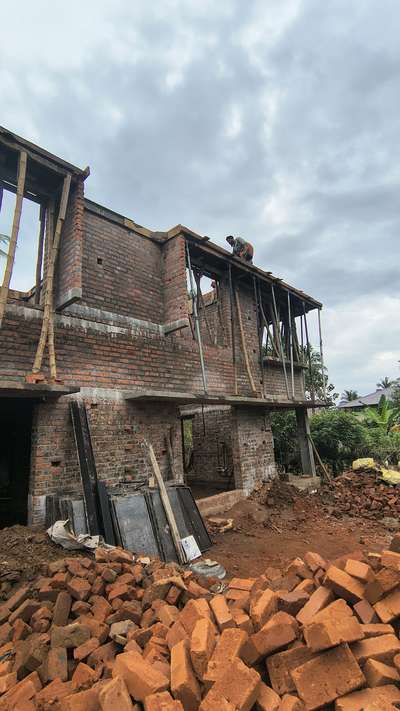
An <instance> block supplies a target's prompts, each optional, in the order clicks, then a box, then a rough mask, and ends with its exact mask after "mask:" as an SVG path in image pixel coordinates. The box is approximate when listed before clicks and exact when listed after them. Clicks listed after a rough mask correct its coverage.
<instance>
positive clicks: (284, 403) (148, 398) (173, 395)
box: [124, 390, 326, 409]
mask: <svg viewBox="0 0 400 711" xmlns="http://www.w3.org/2000/svg"><path fill="white" fill-rule="evenodd" d="M124 398H125V400H129V401H131V402H171V403H176V404H179V405H190V404H194V403H197V404H199V405H232V406H234V407H240V406H242V407H262V408H264V409H265V408H268V409H293V408H295V407H303V408H311V407H326V405H325V403H323V402H320V401H315V402H314V403H313V402H312V401H311V400H279V399H278V398H254V397H241V396H233V395H211V394H206V393H191V392H179V391H173V390H128V391H126V392H125V395H124Z"/></svg>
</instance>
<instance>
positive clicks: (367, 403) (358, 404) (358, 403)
mask: <svg viewBox="0 0 400 711" xmlns="http://www.w3.org/2000/svg"><path fill="white" fill-rule="evenodd" d="M395 387H396V386H395V385H391V386H390V387H389V388H380V389H379V390H375V392H373V393H369V395H363V396H362V397H359V398H357V400H350V402H348V401H347V400H342V401H341V402H339V404H338V407H339V408H340V409H341V410H342V409H345V408H346V409H347V410H360V409H362V408H364V407H378V405H379V401H380V399H381V397H382V395H384V396H385V397H386V399H387V400H390V398H391V395H392V393H393V390H394V388H395Z"/></svg>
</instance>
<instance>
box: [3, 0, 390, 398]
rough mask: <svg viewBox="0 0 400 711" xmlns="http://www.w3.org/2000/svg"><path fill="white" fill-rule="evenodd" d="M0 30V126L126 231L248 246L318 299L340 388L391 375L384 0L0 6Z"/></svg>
mask: <svg viewBox="0 0 400 711" xmlns="http://www.w3.org/2000/svg"><path fill="white" fill-rule="evenodd" d="M1 27H2V29H1V32H0V35H1V42H0V96H1V104H0V105H1V110H0V124H2V125H4V126H6V127H8V128H10V129H11V130H13V131H15V132H16V133H19V134H21V135H23V136H25V137H26V138H29V139H30V140H32V141H34V142H36V143H39V144H40V145H42V146H43V147H45V148H47V149H48V150H50V151H52V152H54V153H56V154H58V155H60V156H62V157H64V158H65V159H67V160H69V161H71V162H72V163H75V164H77V165H79V166H81V167H84V166H86V165H90V167H91V171H92V174H91V176H90V178H89V179H88V180H87V182H86V194H87V196H88V197H90V198H92V199H94V200H96V201H98V202H100V203H103V204H105V205H107V206H109V207H111V208H113V209H114V210H116V211H119V212H121V213H123V214H125V215H127V216H129V217H131V218H132V219H134V220H135V221H136V222H139V223H140V224H143V225H146V226H148V227H151V228H154V229H161V230H164V229H168V228H169V227H171V226H172V225H175V224H176V223H178V222H181V223H183V224H186V225H187V226H189V227H191V228H192V229H194V230H196V231H198V232H200V233H201V234H207V235H209V236H210V237H211V238H212V239H214V240H215V241H216V242H218V243H219V244H224V238H225V236H226V235H227V234H231V233H235V234H240V235H242V236H244V237H246V238H247V239H249V240H250V241H251V242H253V244H254V245H255V262H256V263H257V265H259V266H261V267H262V268H265V269H267V270H271V271H273V272H274V273H276V274H277V275H279V276H281V277H283V278H284V279H286V280H287V281H289V282H290V283H293V284H294V285H295V286H297V287H299V288H302V289H303V290H304V291H306V292H308V293H310V294H312V295H313V296H315V297H316V298H318V299H320V300H321V301H322V302H323V303H324V311H323V322H324V335H325V350H326V360H327V364H328V366H329V372H330V377H331V380H332V381H333V382H334V383H335V385H336V388H337V390H339V392H341V391H342V390H343V389H344V388H354V389H357V390H358V391H359V392H360V393H362V394H366V393H367V392H370V391H371V390H374V389H375V383H376V381H377V380H378V379H380V378H381V377H383V376H385V375H388V376H393V377H396V376H399V375H400V371H399V369H398V362H397V361H398V359H399V358H400V348H399V344H400V319H399V313H400V276H399V263H400V241H399V232H400V209H399V204H400V199H399V197H400V42H399V37H400V3H399V0H379V2H378V0H350V1H349V0H329V1H328V2H321V0H260V1H258V0H248V2H244V1H243V0H218V2H215V0H159V2H156V3H150V2H145V1H144V0H143V1H142V0H112V2H111V0H79V2H78V0H69V2H68V3H61V2H50V0H36V2H35V3H32V2H30V1H29V0H15V2H14V3H6V4H5V5H4V6H3V7H2V19H1ZM7 212H8V210H7V205H5V209H4V211H3V222H1V221H0V232H4V231H6V229H7V226H6V225H5V224H4V222H5V219H6V215H7ZM31 217H32V210H30V209H29V207H28V208H26V211H25V212H24V223H23V229H22V243H21V246H20V247H19V251H18V261H17V269H16V272H15V275H14V280H13V285H14V286H15V287H16V288H18V287H19V288H27V287H28V286H30V285H31V282H32V277H31V273H32V254H31V252H30V251H29V244H30V239H29V238H30V234H28V233H29V229H28V227H27V225H28V224H29V221H30V219H31Z"/></svg>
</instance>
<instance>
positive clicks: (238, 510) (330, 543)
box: [207, 485, 393, 577]
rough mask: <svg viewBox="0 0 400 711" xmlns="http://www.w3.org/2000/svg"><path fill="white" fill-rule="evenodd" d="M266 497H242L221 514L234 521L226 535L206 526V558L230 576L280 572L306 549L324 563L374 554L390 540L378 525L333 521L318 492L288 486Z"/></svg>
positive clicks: (356, 520)
mask: <svg viewBox="0 0 400 711" xmlns="http://www.w3.org/2000/svg"><path fill="white" fill-rule="evenodd" d="M270 494H271V492H270V493H269V494H268V495H263V493H262V492H260V494H259V495H258V497H257V498H258V501H257V500H250V499H247V500H246V501H243V502H240V503H239V504H236V505H235V506H234V507H233V508H232V509H230V510H229V511H227V512H225V513H224V514H222V515H221V516H223V518H224V519H229V518H232V519H233V529H230V530H228V531H226V532H225V533H219V532H218V528H219V526H217V525H215V524H212V523H211V524H209V530H210V533H211V538H212V540H213V543H214V545H213V547H212V548H211V549H210V551H209V552H208V554H207V555H208V556H209V557H210V558H213V559H215V560H217V561H218V562H219V563H222V565H223V566H224V567H225V568H226V570H227V573H228V576H229V577H231V576H233V575H238V573H240V575H241V576H244V577H253V576H257V575H260V574H261V573H262V572H264V571H265V569H266V568H267V567H269V566H272V567H277V568H280V569H282V567H283V566H284V565H285V564H286V563H289V562H290V561H291V560H293V558H295V557H296V556H300V557H301V556H302V555H303V554H304V553H305V552H306V551H310V550H311V551H315V552H317V553H319V554H320V555H322V557H323V558H325V559H328V560H334V559H335V558H339V557H340V556H342V555H344V554H345V553H347V554H348V553H353V552H356V551H358V552H359V553H360V554H362V552H363V551H378V550H381V549H382V548H384V547H385V546H386V544H387V543H388V542H389V541H390V540H391V538H392V536H393V532H391V531H389V530H388V529H387V528H386V527H385V526H384V525H383V523H382V522H380V521H369V520H366V519H363V518H357V517H349V516H346V515H345V514H340V518H337V517H336V515H335V513H334V512H332V508H331V507H330V506H329V505H325V504H324V502H323V501H321V496H320V495H319V494H318V495H313V494H303V493H300V494H299V493H296V492H295V491H294V489H293V487H290V486H288V485H281V486H280V487H279V488H278V489H277V490H276V491H275V492H272V496H271V495H270ZM214 519H215V517H211V521H213V520H214Z"/></svg>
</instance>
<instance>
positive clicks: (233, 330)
mask: <svg viewBox="0 0 400 711" xmlns="http://www.w3.org/2000/svg"><path fill="white" fill-rule="evenodd" d="M229 296H230V302H231V340H232V365H233V379H234V392H235V395H237V394H238V381H237V368H236V341H235V315H234V314H235V304H234V300H233V298H234V297H233V284H232V267H231V264H230V263H229Z"/></svg>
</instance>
